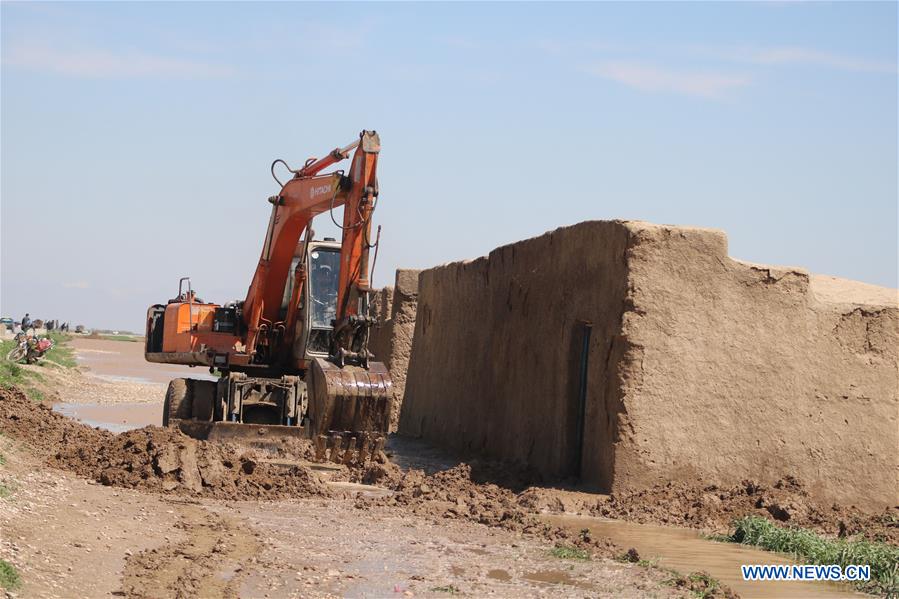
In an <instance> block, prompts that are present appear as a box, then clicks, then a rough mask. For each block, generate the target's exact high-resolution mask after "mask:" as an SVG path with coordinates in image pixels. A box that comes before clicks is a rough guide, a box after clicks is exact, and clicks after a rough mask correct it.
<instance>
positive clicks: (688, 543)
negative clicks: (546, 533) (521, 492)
mask: <svg viewBox="0 0 899 599" xmlns="http://www.w3.org/2000/svg"><path fill="white" fill-rule="evenodd" d="M543 518H544V519H545V520H546V521H547V522H549V523H551V524H554V525H556V526H560V527H563V528H569V529H572V530H577V531H580V530H583V529H585V528H586V529H588V530H589V531H590V532H591V533H592V534H593V536H595V537H607V538H610V539H611V540H612V541H613V542H615V544H617V545H619V546H621V547H623V548H626V549H629V548H631V547H633V548H635V549H636V550H637V552H638V553H639V554H640V558H641V559H647V560H654V559H658V565H659V566H661V567H666V568H671V569H674V570H677V571H678V572H682V573H685V574H686V573H690V572H696V571H700V570H701V571H705V572H708V573H709V574H711V575H712V576H713V577H714V578H717V579H718V580H720V581H721V582H722V583H724V584H726V585H727V586H729V587H730V588H732V589H733V590H734V591H736V592H737V593H738V594H739V595H740V596H741V597H745V598H748V599H751V598H754V597H760V598H767V597H777V598H781V597H791V598H793V597H795V598H802V597H821V598H829V597H862V596H864V595H861V594H860V593H854V592H853V591H852V589H851V588H849V587H848V586H844V585H838V584H835V583H829V582H828V583H825V582H748V581H744V580H743V578H742V576H741V573H740V566H741V565H742V564H794V563H797V562H795V561H793V560H791V559H790V558H788V557H785V556H782V555H779V554H776V553H770V552H767V551H760V550H756V549H749V548H746V547H742V546H740V545H735V544H730V543H716V542H714V541H708V540H705V539H703V538H701V537H700V535H699V533H698V532H696V531H695V530H689V529H683V528H668V527H663V526H652V525H647V524H634V523H631V522H622V521H619V520H602V519H599V518H587V517H581V516H550V515H546V516H543Z"/></svg>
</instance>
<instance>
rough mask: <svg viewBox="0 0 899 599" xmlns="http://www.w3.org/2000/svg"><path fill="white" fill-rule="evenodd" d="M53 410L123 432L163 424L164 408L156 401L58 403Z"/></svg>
mask: <svg viewBox="0 0 899 599" xmlns="http://www.w3.org/2000/svg"><path fill="white" fill-rule="evenodd" d="M53 410H54V411H55V412H59V413H60V414H62V415H63V416H66V417H68V418H71V419H73V420H77V421H78V422H82V423H84V424H86V425H88V426H93V427H98V428H102V429H106V430H108V431H111V432H113V433H122V432H125V431H130V430H132V429H135V428H142V427H144V426H148V425H151V424H153V425H156V426H161V425H162V408H161V407H160V406H159V404H155V403H131V404H129V403H121V404H94V403H58V404H54V405H53Z"/></svg>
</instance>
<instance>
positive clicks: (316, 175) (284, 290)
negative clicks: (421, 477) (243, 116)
mask: <svg viewBox="0 0 899 599" xmlns="http://www.w3.org/2000/svg"><path fill="white" fill-rule="evenodd" d="M380 149H381V144H380V139H379V137H378V134H377V133H376V132H375V131H363V132H362V133H361V134H360V135H359V139H358V140H357V141H355V142H353V143H351V144H349V145H347V146H344V147H342V148H337V149H335V150H332V151H331V152H329V153H328V154H327V155H326V156H325V157H324V158H318V159H317V158H310V159H309V160H307V161H306V163H305V164H304V166H303V167H301V168H299V169H291V168H290V167H289V166H287V163H285V162H284V161H283V160H276V161H275V162H273V163H272V175H273V176H274V177H275V180H276V181H278V179H277V177H276V176H275V167H276V166H277V165H278V164H279V163H280V164H283V165H284V166H285V167H287V169H288V170H289V172H290V173H291V174H292V177H291V178H290V179H289V180H288V181H287V182H286V183H283V184H282V183H281V182H280V181H278V183H279V185H280V190H279V192H278V194H276V195H274V196H271V197H270V198H268V202H269V203H270V204H271V217H270V218H269V224H268V227H267V229H266V232H265V238H264V240H263V245H262V253H261V256H260V258H259V262H258V264H257V266H256V272H255V273H254V275H253V278H252V280H251V283H250V287H249V289H248V291H247V295H246V298H245V299H243V300H236V301H232V302H228V303H225V304H215V303H208V302H204V301H203V300H201V299H199V298H198V297H197V294H196V293H195V292H194V291H193V289H192V288H191V282H190V279H189V278H186V277H185V278H182V279H181V281H180V283H179V289H178V295H177V296H176V297H175V298H174V299H171V300H169V301H168V302H167V303H165V304H154V305H153V306H151V307H150V308H149V310H148V312H147V341H146V350H145V356H146V359H147V360H148V361H150V362H159V363H168V364H184V365H188V366H204V367H207V368H209V371H210V373H211V374H215V375H218V378H217V380H213V379H212V377H209V378H208V379H194V378H190V379H175V380H173V381H172V382H171V383H170V385H169V388H168V391H167V393H166V401H165V407H164V413H163V423H164V424H165V425H168V426H178V427H180V428H181V430H182V431H184V432H185V433H187V434H190V435H192V436H195V437H199V438H204V439H211V440H215V439H227V440H235V439H239V438H241V437H245V438H251V439H254V442H255V443H260V442H265V441H266V440H270V439H276V438H278V437H282V438H283V437H300V438H308V439H312V440H313V441H314V442H315V446H316V450H317V452H319V453H320V454H321V457H322V458H324V457H328V458H330V459H332V460H334V461H341V462H352V461H358V460H365V459H368V458H370V457H372V456H373V455H376V454H377V452H378V451H379V450H380V449H381V448H382V447H383V444H384V439H385V436H386V434H387V432H388V425H389V422H390V411H391V409H392V393H393V391H392V383H391V380H390V374H389V373H388V372H387V369H386V368H385V367H384V365H383V364H382V363H380V362H376V361H374V356H373V355H372V354H371V353H370V352H369V350H368V333H369V328H370V327H371V325H372V324H373V322H374V321H373V319H372V318H371V317H370V316H368V302H369V297H368V294H369V291H370V290H369V272H368V271H369V262H368V256H369V251H370V249H372V248H373V247H374V246H375V244H373V243H372V241H373V240H372V237H371V228H372V224H371V219H372V215H373V213H374V209H375V207H376V206H377V198H378V180H377V162H378V154H379V153H380ZM351 153H352V161H351V163H350V168H349V170H348V172H344V171H341V170H336V171H333V172H329V173H323V172H322V171H323V170H325V169H327V168H328V167H331V166H333V165H335V164H337V163H339V162H341V161H343V160H345V159H347V158H350V156H351ZM338 207H343V222H342V223H340V224H339V226H340V228H341V231H342V238H341V240H340V241H339V242H338V241H337V240H335V239H328V238H325V239H323V240H316V239H315V238H314V231H313V228H312V221H313V219H314V218H315V216H317V215H319V214H321V213H322V212H330V213H331V217H332V218H334V213H333V212H334V209H335V208H338ZM335 223H336V221H335Z"/></svg>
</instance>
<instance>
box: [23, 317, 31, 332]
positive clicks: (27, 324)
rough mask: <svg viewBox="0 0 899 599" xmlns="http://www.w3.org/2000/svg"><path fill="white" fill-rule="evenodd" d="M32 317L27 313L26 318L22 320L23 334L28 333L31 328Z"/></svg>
mask: <svg viewBox="0 0 899 599" xmlns="http://www.w3.org/2000/svg"><path fill="white" fill-rule="evenodd" d="M31 326H32V325H31V315H29V314H28V312H25V318H23V319H22V332H23V333H24V332H27V331H28V329H30V328H31Z"/></svg>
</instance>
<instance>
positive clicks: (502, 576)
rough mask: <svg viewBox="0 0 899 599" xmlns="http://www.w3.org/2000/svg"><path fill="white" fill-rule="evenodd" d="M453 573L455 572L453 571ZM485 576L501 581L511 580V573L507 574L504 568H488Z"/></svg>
mask: <svg viewBox="0 0 899 599" xmlns="http://www.w3.org/2000/svg"><path fill="white" fill-rule="evenodd" d="M453 574H455V572H453ZM487 578H492V579H493V580H502V581H503V582H506V581H509V580H512V575H511V574H509V573H508V572H507V571H506V570H499V569H497V570H490V571H488V572H487Z"/></svg>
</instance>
